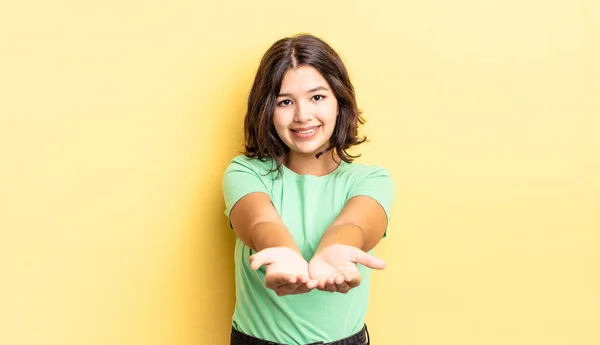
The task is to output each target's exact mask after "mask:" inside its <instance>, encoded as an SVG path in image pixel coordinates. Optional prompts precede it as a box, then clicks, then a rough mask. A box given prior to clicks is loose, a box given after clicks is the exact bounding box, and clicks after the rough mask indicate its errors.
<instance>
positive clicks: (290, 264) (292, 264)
mask: <svg viewBox="0 0 600 345" xmlns="http://www.w3.org/2000/svg"><path fill="white" fill-rule="evenodd" d="M263 265H266V266H267V269H266V275H265V286H266V287H267V288H269V289H271V290H273V291H275V293H276V294H277V295H278V296H285V295H295V294H301V293H306V292H309V291H310V290H312V289H314V288H315V287H316V286H317V281H316V280H314V279H310V277H309V275H308V263H307V262H306V260H304V258H303V257H302V255H300V253H298V252H297V251H295V250H293V249H291V248H288V247H274V248H265V249H263V250H261V251H259V252H257V253H256V254H254V255H252V256H250V267H251V268H252V269H253V270H255V271H256V270H257V269H259V268H260V267H262V266H263Z"/></svg>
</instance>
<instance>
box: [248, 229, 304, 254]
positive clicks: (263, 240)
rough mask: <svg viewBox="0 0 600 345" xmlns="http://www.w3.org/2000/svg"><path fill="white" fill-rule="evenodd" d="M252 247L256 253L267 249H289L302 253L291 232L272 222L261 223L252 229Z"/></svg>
mask: <svg viewBox="0 0 600 345" xmlns="http://www.w3.org/2000/svg"><path fill="white" fill-rule="evenodd" d="M250 240H251V242H252V243H251V244H249V245H250V247H251V248H252V249H254V250H255V251H261V250H263V249H265V248H274V247H287V248H290V249H293V250H294V251H296V252H298V253H300V250H299V249H298V245H297V244H296V241H295V240H294V237H293V236H292V234H291V233H290V232H289V230H288V229H287V228H286V227H285V226H284V225H280V224H276V223H272V222H260V223H257V224H254V226H252V227H251V228H250Z"/></svg>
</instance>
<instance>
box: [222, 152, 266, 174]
mask: <svg viewBox="0 0 600 345" xmlns="http://www.w3.org/2000/svg"><path fill="white" fill-rule="evenodd" d="M275 167H276V165H275V162H274V161H273V160H272V159H259V158H251V157H246V156H244V155H238V156H236V157H234V158H233V159H232V160H231V161H230V162H229V165H228V166H227V169H225V174H228V173H232V172H240V171H245V172H253V173H256V174H257V175H260V176H265V175H270V174H271V172H272V171H273V170H274V168H275Z"/></svg>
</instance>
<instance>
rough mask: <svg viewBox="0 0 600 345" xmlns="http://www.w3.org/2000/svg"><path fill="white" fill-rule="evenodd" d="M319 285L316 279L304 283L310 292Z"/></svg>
mask: <svg viewBox="0 0 600 345" xmlns="http://www.w3.org/2000/svg"><path fill="white" fill-rule="evenodd" d="M318 285H319V281H318V280H316V279H311V280H309V281H307V282H306V287H307V288H308V289H310V290H312V289H314V288H316V287H317V286H318Z"/></svg>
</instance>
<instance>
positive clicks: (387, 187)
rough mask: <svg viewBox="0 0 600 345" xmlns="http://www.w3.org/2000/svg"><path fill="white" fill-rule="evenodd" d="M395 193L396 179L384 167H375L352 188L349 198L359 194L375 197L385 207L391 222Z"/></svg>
mask: <svg viewBox="0 0 600 345" xmlns="http://www.w3.org/2000/svg"><path fill="white" fill-rule="evenodd" d="M394 193H395V186H394V181H393V180H392V177H391V176H390V174H389V173H388V172H387V170H386V169H384V168H380V167H375V168H374V169H373V171H371V172H369V173H368V174H366V175H365V176H364V177H363V178H362V179H361V180H360V181H359V182H358V183H356V184H355V185H354V186H353V187H352V188H351V190H350V191H349V193H348V199H350V198H352V197H354V196H359V195H363V196H368V197H370V198H373V199H374V200H375V201H377V202H378V203H379V204H380V205H381V207H383V210H384V211H385V214H386V216H387V219H388V223H389V221H390V219H391V217H390V215H391V208H392V202H393V201H394Z"/></svg>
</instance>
